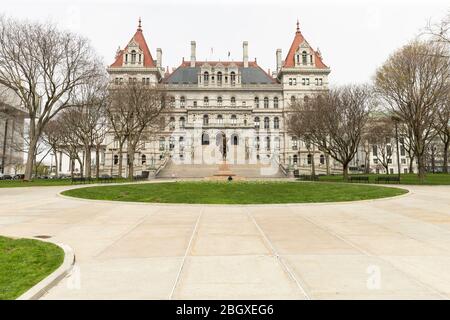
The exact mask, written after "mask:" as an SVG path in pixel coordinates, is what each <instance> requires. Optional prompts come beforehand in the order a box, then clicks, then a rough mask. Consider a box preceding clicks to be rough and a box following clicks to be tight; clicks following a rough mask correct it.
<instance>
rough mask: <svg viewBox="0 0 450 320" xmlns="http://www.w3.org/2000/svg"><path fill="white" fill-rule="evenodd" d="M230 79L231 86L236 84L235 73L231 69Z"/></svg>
mask: <svg viewBox="0 0 450 320" xmlns="http://www.w3.org/2000/svg"><path fill="white" fill-rule="evenodd" d="M230 81H231V85H232V86H234V85H235V84H236V73H235V72H234V71H231V73H230Z"/></svg>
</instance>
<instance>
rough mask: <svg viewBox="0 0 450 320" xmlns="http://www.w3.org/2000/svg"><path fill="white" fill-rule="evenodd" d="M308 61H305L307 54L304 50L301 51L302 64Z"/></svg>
mask: <svg viewBox="0 0 450 320" xmlns="http://www.w3.org/2000/svg"><path fill="white" fill-rule="evenodd" d="M307 63H308V61H307V54H306V51H303V52H302V64H304V65H306V64H307Z"/></svg>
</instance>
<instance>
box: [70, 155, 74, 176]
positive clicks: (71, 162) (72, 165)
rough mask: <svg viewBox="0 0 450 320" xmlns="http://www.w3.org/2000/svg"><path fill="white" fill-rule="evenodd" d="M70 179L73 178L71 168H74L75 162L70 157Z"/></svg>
mask: <svg viewBox="0 0 450 320" xmlns="http://www.w3.org/2000/svg"><path fill="white" fill-rule="evenodd" d="M69 161H70V177H71V178H73V167H74V166H75V161H74V159H73V158H72V157H70V160H69Z"/></svg>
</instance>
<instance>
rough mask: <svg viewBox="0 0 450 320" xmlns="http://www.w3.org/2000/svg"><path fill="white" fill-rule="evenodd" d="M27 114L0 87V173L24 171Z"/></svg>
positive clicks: (18, 103) (1, 86) (12, 94)
mask: <svg viewBox="0 0 450 320" xmlns="http://www.w3.org/2000/svg"><path fill="white" fill-rule="evenodd" d="M26 115H27V113H26V112H25V111H24V110H23V108H22V107H21V103H20V100H19V98H18V97H17V95H15V94H14V92H12V91H11V90H10V89H8V88H6V87H4V86H3V85H0V173H3V174H9V175H14V174H17V173H22V172H23V170H24V150H25V147H26V146H25V139H24V125H25V118H26Z"/></svg>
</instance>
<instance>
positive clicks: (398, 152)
mask: <svg viewBox="0 0 450 320" xmlns="http://www.w3.org/2000/svg"><path fill="white" fill-rule="evenodd" d="M392 121H394V126H395V142H396V145H397V173H398V181H400V151H399V146H398V123H399V122H400V118H399V117H397V116H392Z"/></svg>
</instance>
